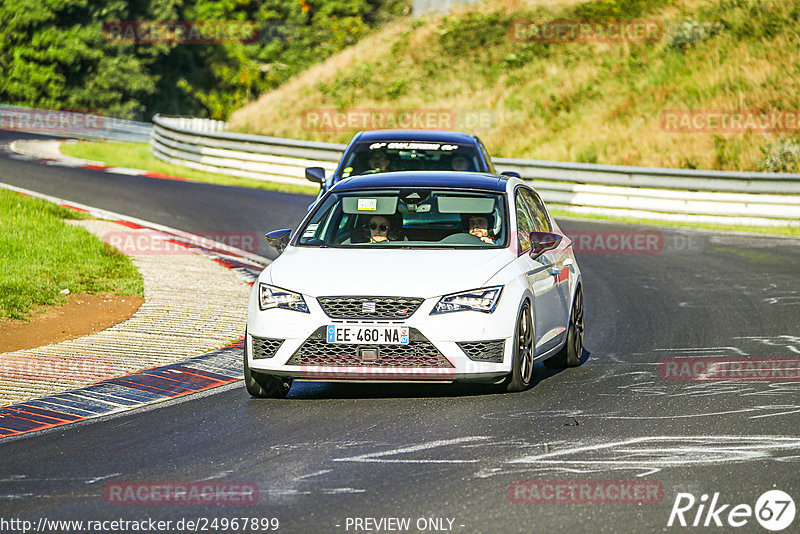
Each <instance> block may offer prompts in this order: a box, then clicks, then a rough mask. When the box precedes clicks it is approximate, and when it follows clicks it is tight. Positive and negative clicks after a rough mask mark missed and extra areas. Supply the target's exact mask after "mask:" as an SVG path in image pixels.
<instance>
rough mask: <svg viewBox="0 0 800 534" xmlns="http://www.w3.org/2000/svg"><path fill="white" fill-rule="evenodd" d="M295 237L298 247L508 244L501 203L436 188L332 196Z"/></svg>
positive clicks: (486, 195) (499, 197)
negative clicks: (297, 236)
mask: <svg viewBox="0 0 800 534" xmlns="http://www.w3.org/2000/svg"><path fill="white" fill-rule="evenodd" d="M299 236H300V237H299V238H298V239H297V242H296V244H297V245H299V246H317V247H365V248H368V247H403V248H431V247H440V248H441V247H444V248H487V247H488V248H492V247H495V248H499V247H504V246H505V245H506V242H507V239H508V229H507V223H506V198H505V195H504V194H502V193H490V192H476V191H465V190H453V189H441V188H408V189H406V188H403V189H395V190H386V189H380V190H373V189H371V190H359V191H346V192H342V193H333V194H331V195H330V196H329V197H328V198H327V199H326V200H325V202H324V203H323V204H322V205H321V206H319V207H318V208H317V210H316V211H315V212H314V213H313V215H312V216H311V219H310V220H309V221H308V222H307V223H306V224H305V226H303V227H302V228H301V229H300V231H299Z"/></svg>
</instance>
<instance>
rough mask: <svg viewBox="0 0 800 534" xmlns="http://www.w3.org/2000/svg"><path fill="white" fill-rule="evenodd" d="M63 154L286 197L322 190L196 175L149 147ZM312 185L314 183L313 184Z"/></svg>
mask: <svg viewBox="0 0 800 534" xmlns="http://www.w3.org/2000/svg"><path fill="white" fill-rule="evenodd" d="M61 152H63V153H64V154H66V155H68V156H72V157H75V158H82V159H88V160H92V161H100V162H103V163H104V164H106V165H108V166H109V167H128V168H132V169H142V170H146V171H153V172H159V173H161V174H167V175H169V176H178V177H181V178H186V179H189V180H192V181H195V182H204V183H208V184H215V185H229V186H235V187H250V188H254V189H270V190H273V191H283V192H286V193H300V194H304V195H316V194H317V193H318V192H319V187H313V186H308V187H305V186H299V185H290V184H280V183H276V182H264V181H261V180H253V179H251V178H239V177H237V176H227V175H225V174H215V173H210V172H203V171H196V170H194V169H189V168H186V167H181V166H179V165H172V164H170V163H166V162H164V161H161V160H160V159H158V158H156V157H155V156H153V155H152V154H151V153H150V145H149V144H148V143H105V142H98V141H79V142H77V143H74V144H66V143H64V144H62V145H61ZM309 183H310V182H309Z"/></svg>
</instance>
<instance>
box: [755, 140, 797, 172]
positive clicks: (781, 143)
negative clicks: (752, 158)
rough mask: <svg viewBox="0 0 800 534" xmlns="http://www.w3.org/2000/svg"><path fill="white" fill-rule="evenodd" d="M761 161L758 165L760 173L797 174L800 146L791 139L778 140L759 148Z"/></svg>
mask: <svg viewBox="0 0 800 534" xmlns="http://www.w3.org/2000/svg"><path fill="white" fill-rule="evenodd" d="M761 153H762V159H761V161H760V162H759V164H758V169H759V170H760V171H766V172H799V171H800V144H798V143H796V142H794V141H792V140H791V139H780V140H778V141H776V142H774V143H772V144H770V145H767V146H765V147H761Z"/></svg>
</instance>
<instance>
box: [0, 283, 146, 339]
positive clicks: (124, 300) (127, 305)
mask: <svg viewBox="0 0 800 534" xmlns="http://www.w3.org/2000/svg"><path fill="white" fill-rule="evenodd" d="M143 302H144V299H143V298H141V297H132V296H113V295H108V296H97V295H82V294H77V295H70V296H69V297H67V303H66V304H65V305H63V306H53V307H48V308H46V309H45V310H44V311H42V312H40V313H36V312H34V313H33V314H32V315H31V318H30V321H20V320H15V319H7V320H0V353H3V352H12V351H15V350H22V349H32V348H35V347H41V346H42V345H50V344H51V343H58V342H60V341H64V340H67V339H74V338H76V337H81V336H85V335H88V334H94V333H95V332H99V331H101V330H105V329H106V328H108V327H110V326H113V325H115V324H117V323H121V322H122V321H125V320H127V319H130V318H131V317H132V316H133V314H134V313H136V310H138V309H139V306H141V305H142V303H143Z"/></svg>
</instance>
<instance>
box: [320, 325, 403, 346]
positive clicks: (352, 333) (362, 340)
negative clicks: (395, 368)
mask: <svg viewBox="0 0 800 534" xmlns="http://www.w3.org/2000/svg"><path fill="white" fill-rule="evenodd" d="M327 341H328V343H349V344H351V345H408V327H407V326H367V325H364V326H361V325H358V326H356V325H348V326H344V325H334V324H332V325H328V336H327Z"/></svg>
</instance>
